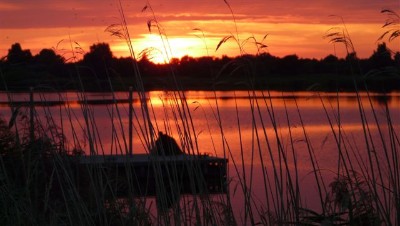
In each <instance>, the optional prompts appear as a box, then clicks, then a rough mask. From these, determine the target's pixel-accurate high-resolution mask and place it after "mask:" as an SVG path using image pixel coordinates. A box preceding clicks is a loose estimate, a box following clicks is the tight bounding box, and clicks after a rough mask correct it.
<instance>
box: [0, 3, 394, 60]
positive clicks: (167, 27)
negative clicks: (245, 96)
mask: <svg viewBox="0 0 400 226" xmlns="http://www.w3.org/2000/svg"><path fill="white" fill-rule="evenodd" d="M228 2H229V5H230V6H231V9H232V10H233V13H234V17H235V21H236V27H235V23H234V20H233V17H232V14H231V11H230V9H229V7H228V6H227V5H226V4H225V2H224V0H196V1H195V0H192V1H187V0H154V1H133V0H129V1H128V0H121V5H122V8H123V10H124V13H125V17H126V21H127V24H128V29H129V32H130V36H131V41H132V44H133V48H134V50H135V54H136V56H138V55H139V53H140V52H141V51H142V50H144V49H146V48H154V49H155V50H153V51H152V56H153V57H154V61H158V62H160V61H162V57H161V56H162V55H164V56H165V50H164V49H165V48H164V47H167V48H166V51H167V52H168V56H170V57H182V56H184V55H190V56H193V57H199V56H207V55H209V56H217V57H220V56H221V55H228V56H236V55H238V54H240V51H239V48H238V45H237V44H236V43H235V42H234V41H232V40H229V41H227V42H226V43H224V44H223V45H222V46H221V47H220V48H219V49H218V51H216V47H217V45H218V43H219V41H220V40H221V39H222V38H224V37H226V36H228V35H235V36H236V28H237V31H238V36H239V40H240V42H242V41H244V40H245V39H247V38H249V37H254V38H255V39H256V40H257V41H261V40H262V39H263V37H264V36H265V35H266V34H268V36H267V38H266V39H265V40H264V41H263V44H265V45H267V46H268V48H265V49H264V51H265V52H269V53H271V54H272V55H275V56H281V57H282V56H285V55H289V54H297V55H298V56H299V57H302V58H317V59H321V58H323V57H325V56H327V55H329V54H335V53H336V54H337V55H338V56H339V57H344V56H345V49H344V46H343V45H339V44H336V45H335V46H334V45H333V44H331V43H329V39H324V38H323V36H324V35H326V34H327V32H328V30H329V29H330V28H333V27H340V28H343V24H342V21H341V18H343V20H344V22H345V25H346V27H347V30H348V32H349V34H350V37H351V39H352V41H353V43H354V46H355V50H356V52H357V55H358V56H359V57H361V58H365V57H369V56H370V55H371V54H372V53H373V51H374V50H375V49H376V46H377V43H378V42H377V39H378V38H379V36H380V35H381V34H383V32H385V29H383V28H382V25H383V24H384V23H385V20H386V19H387V16H386V15H384V14H381V13H380V11H381V10H382V9H391V10H394V11H395V12H397V13H400V12H399V11H400V1H399V0H385V1H378V0H352V1H349V0H307V1H299V0H286V1H285V0H250V1H247V0H230V1H229V0H228ZM147 4H150V5H151V7H152V9H153V10H154V13H155V17H156V19H157V20H158V22H159V23H160V24H161V26H162V28H163V31H164V32H165V34H166V35H167V36H166V37H167V38H168V41H169V46H168V45H163V44H162V41H161V38H160V36H159V35H158V32H157V31H156V29H155V28H154V27H153V28H152V32H151V33H150V32H149V30H148V27H147V21H148V20H150V19H153V15H152V12H151V11H150V10H149V9H147V10H145V11H144V12H142V9H143V8H144V7H145V6H146V5H147ZM332 15H336V16H332ZM340 17H341V18H340ZM120 22H121V17H120V13H119V1H117V0H85V1H78V0H73V1H59V0H35V1H31V0H19V1H15V0H5V1H4V0H3V1H1V2H0V57H2V56H6V55H7V52H8V49H9V48H10V47H11V45H12V44H13V43H16V42H19V43H20V44H21V45H22V48H23V49H30V50H31V52H32V54H34V55H35V54H37V53H38V52H39V51H40V50H41V49H43V48H55V49H56V50H57V52H58V53H59V54H61V55H64V56H65V57H66V58H68V55H69V54H71V46H72V48H74V47H77V45H79V46H80V48H81V51H77V53H76V55H77V56H78V58H79V56H80V55H82V54H83V53H84V52H87V51H89V46H90V45H92V44H94V43H97V42H106V43H109V44H110V46H111V50H112V51H113V53H114V55H115V56H116V57H120V56H128V55H129V52H128V46H127V44H126V41H125V40H122V39H120V38H118V37H115V36H111V35H110V33H109V32H105V30H106V28H107V27H108V26H110V25H112V24H118V23H120ZM194 29H199V30H201V31H202V32H201V31H199V30H194ZM203 34H204V36H203ZM399 39H400V38H398V39H396V40H395V41H393V42H391V43H388V41H387V40H385V41H386V42H387V44H388V46H389V48H391V49H392V50H393V51H399V48H400V47H399V46H400V40H399ZM243 49H244V51H245V53H250V54H254V53H256V48H255V45H254V43H252V42H251V41H249V42H247V44H245V45H244V48H243ZM162 53H163V54H162Z"/></svg>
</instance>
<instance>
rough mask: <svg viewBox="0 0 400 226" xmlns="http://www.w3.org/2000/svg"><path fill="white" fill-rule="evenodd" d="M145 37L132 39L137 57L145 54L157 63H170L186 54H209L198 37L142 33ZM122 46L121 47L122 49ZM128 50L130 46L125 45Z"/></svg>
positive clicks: (192, 55) (195, 55) (196, 55)
mask: <svg viewBox="0 0 400 226" xmlns="http://www.w3.org/2000/svg"><path fill="white" fill-rule="evenodd" d="M142 36H143V38H140V39H136V40H132V45H133V48H134V49H136V50H137V51H139V52H136V53H135V54H136V57H137V58H138V59H140V58H141V57H142V56H143V55H144V54H145V55H146V56H147V58H148V59H149V60H150V61H152V62H153V63H156V64H165V63H169V62H170V60H171V59H173V58H178V59H181V58H182V57H184V56H191V57H201V56H206V55H207V47H206V46H205V44H204V42H203V40H201V39H199V38H197V37H182V36H178V37H168V38H166V37H164V36H159V35H155V34H145V35H142ZM122 48H124V47H122V46H120V47H119V49H121V50H122ZM125 49H126V51H128V47H127V46H125Z"/></svg>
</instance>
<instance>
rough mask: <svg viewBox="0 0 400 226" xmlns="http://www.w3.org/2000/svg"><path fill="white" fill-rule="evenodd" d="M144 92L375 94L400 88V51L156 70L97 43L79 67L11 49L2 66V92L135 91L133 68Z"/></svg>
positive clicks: (47, 54) (178, 62)
mask: <svg viewBox="0 0 400 226" xmlns="http://www.w3.org/2000/svg"><path fill="white" fill-rule="evenodd" d="M135 65H137V66H138V69H139V70H138V71H139V72H140V78H141V81H140V82H143V84H144V88H145V90H146V91H149V90H243V89H252V90H253V89H272V90H285V91H289V90H290V91H299V90H308V89H315V90H322V91H354V86H355V84H356V85H357V84H358V85H359V86H358V88H359V89H363V88H367V89H369V90H374V91H379V92H389V91H392V90H399V89H400V83H399V82H400V76H399V75H400V53H399V52H396V53H393V52H391V51H390V50H389V49H388V48H387V46H386V44H385V43H379V44H378V45H377V48H376V50H375V51H374V52H373V54H372V55H371V56H370V57H369V58H366V59H359V58H358V57H357V54H356V53H349V54H348V55H347V56H346V57H345V58H338V57H336V56H334V55H328V56H326V57H325V58H323V59H320V60H317V59H307V58H299V57H298V56H297V55H294V54H293V55H288V56H284V57H276V56H273V55H271V54H269V53H262V54H259V55H243V56H238V57H227V56H223V57H221V58H215V57H200V58H193V57H190V56H184V57H182V58H181V59H172V60H171V61H170V63H169V64H154V63H153V62H152V61H151V60H150V59H149V55H148V54H146V53H144V54H142V56H141V58H140V59H138V60H135V59H133V58H131V57H121V58H117V57H115V56H114V55H113V53H112V52H111V50H110V47H109V45H108V44H107V43H97V44H93V45H92V46H91V47H90V51H89V52H87V53H85V54H84V55H83V58H82V59H81V60H78V61H74V62H71V61H70V60H67V59H65V58H64V57H63V56H61V55H59V54H57V53H56V51H54V50H53V49H42V50H41V51H40V52H39V53H38V54H37V55H34V56H33V55H32V54H31V52H30V50H25V49H22V47H21V45H20V44H19V43H15V44H13V45H12V46H11V48H10V49H9V50H8V54H7V56H5V57H3V58H1V60H0V72H1V77H2V82H1V84H0V89H1V90H6V91H27V90H28V89H29V87H34V88H35V89H42V90H48V91H52V90H57V91H63V90H80V91H115V90H128V87H129V86H132V87H134V88H136V87H138V86H137V82H138V81H137V77H136V76H135V70H134V68H135V67H134V66H135Z"/></svg>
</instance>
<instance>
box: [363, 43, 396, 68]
mask: <svg viewBox="0 0 400 226" xmlns="http://www.w3.org/2000/svg"><path fill="white" fill-rule="evenodd" d="M369 63H370V66H372V67H373V69H376V68H382V67H387V66H390V65H392V54H391V53H390V50H389V49H388V48H387V47H386V43H384V42H383V43H380V44H378V47H377V49H376V51H374V53H373V54H372V55H371V57H370V58H369Z"/></svg>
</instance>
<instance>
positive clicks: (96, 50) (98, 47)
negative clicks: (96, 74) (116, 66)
mask: <svg viewBox="0 0 400 226" xmlns="http://www.w3.org/2000/svg"><path fill="white" fill-rule="evenodd" d="M112 58H113V54H112V52H111V49H110V46H109V45H108V44H107V43H97V44H94V45H92V46H90V52H89V53H86V54H85V55H84V56H83V61H84V62H88V63H91V64H97V65H98V64H103V65H109V63H110V62H111V60H112Z"/></svg>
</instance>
